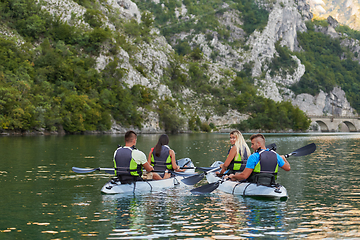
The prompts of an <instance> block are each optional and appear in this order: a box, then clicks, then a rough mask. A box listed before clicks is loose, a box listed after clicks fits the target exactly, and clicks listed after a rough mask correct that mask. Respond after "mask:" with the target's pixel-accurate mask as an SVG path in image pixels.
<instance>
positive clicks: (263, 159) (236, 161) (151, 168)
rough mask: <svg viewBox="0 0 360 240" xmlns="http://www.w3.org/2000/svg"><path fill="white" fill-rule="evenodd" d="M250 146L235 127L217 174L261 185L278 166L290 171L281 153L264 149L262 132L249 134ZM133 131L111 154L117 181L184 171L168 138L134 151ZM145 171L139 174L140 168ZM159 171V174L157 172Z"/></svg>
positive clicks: (272, 177) (271, 178) (271, 181)
mask: <svg viewBox="0 0 360 240" xmlns="http://www.w3.org/2000/svg"><path fill="white" fill-rule="evenodd" d="M250 140H251V148H252V149H253V150H254V153H253V154H251V155H250V149H249V147H248V145H247V144H246V142H245V139H244V137H243V136H242V134H241V132H240V131H238V130H235V131H232V132H230V144H231V147H230V149H229V151H228V156H227V158H226V160H225V162H224V163H223V164H221V165H220V167H221V171H220V172H216V174H217V175H218V176H223V175H225V176H224V177H225V178H230V179H231V180H233V181H244V180H246V181H247V182H256V183H259V184H263V185H270V184H274V183H275V179H276V176H277V172H278V168H279V167H280V168H282V169H284V170H285V171H290V164H289V162H288V161H287V160H286V159H285V157H284V156H280V155H279V154H277V153H276V152H275V151H274V150H273V149H269V148H266V146H265V137H264V135H262V134H260V133H257V134H254V135H252V136H251V137H250ZM136 141H137V134H136V133H135V132H134V131H131V130H130V131H128V132H126V133H125V146H123V147H119V148H118V149H117V150H116V151H115V153H114V167H115V169H116V171H115V174H116V175H117V176H118V178H119V179H120V181H121V182H125V183H126V182H132V181H140V180H143V179H147V180H150V179H153V180H160V179H165V178H170V177H171V171H176V172H180V171H184V170H182V169H180V167H179V166H178V165H177V164H176V160H175V152H174V151H173V150H171V149H170V147H169V146H168V144H169V137H168V136H167V135H166V134H163V135H161V136H160V138H159V140H158V142H157V144H156V145H155V147H154V148H152V149H151V150H150V152H149V155H148V158H146V155H145V154H144V153H143V152H141V151H139V150H137V149H136V147H135V145H136ZM143 168H144V169H145V170H146V174H143V170H142V169H143ZM159 173H160V174H159Z"/></svg>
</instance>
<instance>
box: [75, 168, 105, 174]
mask: <svg viewBox="0 0 360 240" xmlns="http://www.w3.org/2000/svg"><path fill="white" fill-rule="evenodd" d="M72 170H73V171H74V172H76V173H90V172H94V171H96V170H99V168H78V167H72Z"/></svg>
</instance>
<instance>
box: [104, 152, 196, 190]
mask: <svg viewBox="0 0 360 240" xmlns="http://www.w3.org/2000/svg"><path fill="white" fill-rule="evenodd" d="M189 161H190V162H189ZM184 164H186V166H188V167H194V164H193V163H192V161H191V159H190V158H182V159H179V160H178V165H179V166H180V167H183V166H184ZM192 173H193V174H195V169H186V171H184V172H179V173H178V174H179V175H176V176H172V177H171V178H167V179H162V180H144V181H137V182H133V183H125V184H122V183H121V182H120V181H118V180H117V179H111V180H110V181H108V182H107V183H106V184H105V185H104V186H103V187H102V188H101V192H102V193H104V194H124V193H143V192H152V191H160V190H162V189H166V188H172V187H176V186H186V185H185V184H184V183H182V182H181V180H182V179H183V178H184V177H183V176H181V175H180V174H192Z"/></svg>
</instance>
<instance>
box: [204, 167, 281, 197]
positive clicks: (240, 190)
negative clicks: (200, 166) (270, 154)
mask: <svg viewBox="0 0 360 240" xmlns="http://www.w3.org/2000/svg"><path fill="white" fill-rule="evenodd" d="M222 163H223V162H220V161H216V162H214V163H213V164H212V165H211V167H218V166H219V165H220V164H222ZM206 179H207V181H208V182H209V183H216V182H218V183H219V186H218V188H217V189H219V190H220V191H223V192H226V193H230V194H236V195H242V196H250V197H259V198H271V199H280V200H286V199H287V198H288V195H287V191H286V188H285V187H283V186H281V185H278V186H277V187H268V186H263V185H257V184H256V183H249V182H237V181H230V180H225V181H223V180H222V179H221V178H219V177H217V176H216V175H215V173H208V174H207V175H206Z"/></svg>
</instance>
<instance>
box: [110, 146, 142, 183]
mask: <svg viewBox="0 0 360 240" xmlns="http://www.w3.org/2000/svg"><path fill="white" fill-rule="evenodd" d="M133 149H134V148H133V147H131V148H130V147H119V148H118V149H117V150H116V151H115V153H114V167H115V175H117V176H133V177H141V175H142V165H139V164H137V163H136V162H135V160H134V159H133V158H132V155H131V154H132V150H133Z"/></svg>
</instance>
